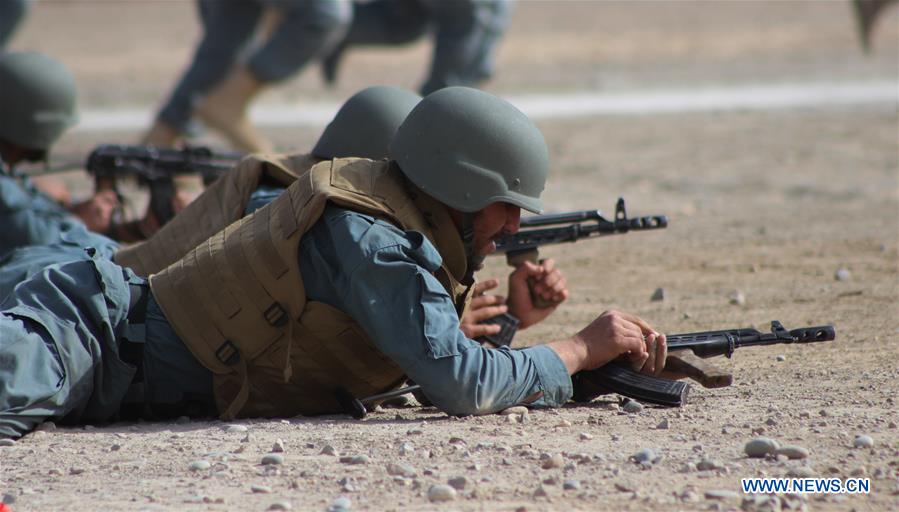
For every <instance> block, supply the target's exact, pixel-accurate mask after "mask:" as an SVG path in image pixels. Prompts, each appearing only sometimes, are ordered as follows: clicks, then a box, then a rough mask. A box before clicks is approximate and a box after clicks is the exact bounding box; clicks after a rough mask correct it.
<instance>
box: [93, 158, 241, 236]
mask: <svg viewBox="0 0 899 512" xmlns="http://www.w3.org/2000/svg"><path fill="white" fill-rule="evenodd" d="M242 157H243V155H241V154H238V153H216V152H214V151H212V150H211V149H210V148H208V147H204V146H193V147H191V146H188V147H185V148H183V149H176V148H157V147H153V146H123V145H116V144H103V145H100V146H97V147H96V148H94V150H93V151H91V154H90V155H89V156H88V157H87V163H86V164H85V169H86V170H87V171H88V172H89V173H91V174H93V175H94V180H95V183H96V188H97V190H108V189H111V190H115V191H116V192H117V193H118V187H117V186H116V178H118V177H121V176H134V177H136V178H137V180H138V182H139V183H141V184H142V185H146V186H147V187H148V188H149V189H150V211H151V212H152V213H153V215H154V216H155V217H156V220H157V221H158V222H159V225H160V226H161V225H163V224H165V223H166V222H168V221H169V220H170V219H171V218H172V217H173V216H174V215H175V212H174V211H172V196H173V195H174V193H175V187H174V181H173V178H174V177H175V176H178V175H189V174H193V175H197V174H198V175H200V176H201V177H202V178H203V184H204V185H209V184H210V183H212V182H213V181H215V180H216V179H218V178H219V176H221V175H222V174H224V173H225V172H227V171H228V170H230V169H231V168H232V167H234V165H235V164H236V163H237V162H238V161H240V159H241V158H242ZM119 195H120V196H121V194H119Z"/></svg>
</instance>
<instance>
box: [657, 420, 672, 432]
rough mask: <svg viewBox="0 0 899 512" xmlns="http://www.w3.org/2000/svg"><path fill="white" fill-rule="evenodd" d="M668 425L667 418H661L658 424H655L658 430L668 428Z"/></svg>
mask: <svg viewBox="0 0 899 512" xmlns="http://www.w3.org/2000/svg"><path fill="white" fill-rule="evenodd" d="M668 427H669V425H668V418H662V421H660V422H659V424H658V425H656V429H658V430H668Z"/></svg>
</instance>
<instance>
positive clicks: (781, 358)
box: [774, 355, 787, 363]
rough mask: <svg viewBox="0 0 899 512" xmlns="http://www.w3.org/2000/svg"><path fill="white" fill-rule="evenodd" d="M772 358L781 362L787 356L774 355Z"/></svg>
mask: <svg viewBox="0 0 899 512" xmlns="http://www.w3.org/2000/svg"><path fill="white" fill-rule="evenodd" d="M774 359H776V360H777V361H778V362H780V363H782V362H784V361H786V360H787V356H785V355H779V356H777V357H775V358H774Z"/></svg>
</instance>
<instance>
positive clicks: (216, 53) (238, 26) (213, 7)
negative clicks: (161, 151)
mask: <svg viewBox="0 0 899 512" xmlns="http://www.w3.org/2000/svg"><path fill="white" fill-rule="evenodd" d="M197 6H198V9H199V15H200V20H201V22H202V24H203V38H202V39H201V41H200V43H199V45H198V46H197V49H196V52H195V53H194V57H193V60H192V61H191V64H190V67H189V68H188V69H187V71H186V72H185V73H184V75H182V76H181V79H180V80H179V81H178V84H177V85H176V86H175V90H174V91H173V92H172V95H171V96H170V98H169V100H168V102H167V103H166V104H165V105H164V106H163V107H162V109H161V110H160V112H159V115H158V117H157V120H156V123H155V124H154V125H153V127H152V128H151V130H150V131H149V133H147V135H145V136H144V139H143V142H144V143H146V144H153V145H157V146H169V145H172V144H173V143H174V142H175V141H176V139H177V138H178V137H180V136H181V134H182V133H183V132H184V130H185V128H186V127H187V124H188V122H189V121H190V119H191V116H192V114H193V111H194V108H195V106H196V104H197V102H198V101H199V99H200V98H201V97H202V96H203V95H204V94H206V93H208V92H209V91H210V90H211V89H213V88H214V87H215V86H216V85H217V84H220V83H221V82H222V81H223V80H225V78H226V77H227V76H228V73H229V72H230V71H231V69H232V68H233V67H234V63H235V61H236V59H237V56H238V54H239V53H240V50H241V49H242V48H243V47H244V46H245V45H246V44H247V43H248V42H249V40H250V38H251V36H252V35H253V32H254V30H255V29H256V25H257V23H258V21H259V19H260V17H261V16H262V5H261V4H260V3H259V2H258V1H257V0H227V1H221V0H198V2H197Z"/></svg>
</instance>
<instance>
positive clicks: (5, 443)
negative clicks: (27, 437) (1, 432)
mask: <svg viewBox="0 0 899 512" xmlns="http://www.w3.org/2000/svg"><path fill="white" fill-rule="evenodd" d="M15 444H16V440H15V439H0V446H13V445H15Z"/></svg>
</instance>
